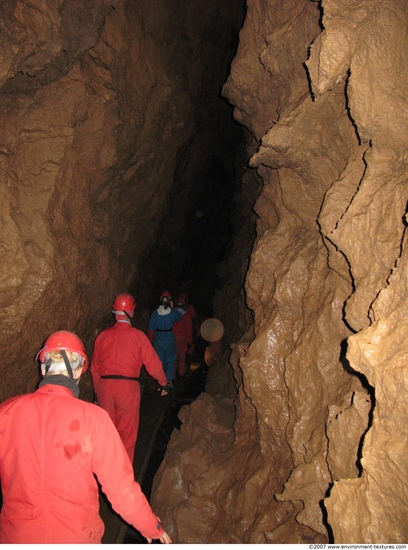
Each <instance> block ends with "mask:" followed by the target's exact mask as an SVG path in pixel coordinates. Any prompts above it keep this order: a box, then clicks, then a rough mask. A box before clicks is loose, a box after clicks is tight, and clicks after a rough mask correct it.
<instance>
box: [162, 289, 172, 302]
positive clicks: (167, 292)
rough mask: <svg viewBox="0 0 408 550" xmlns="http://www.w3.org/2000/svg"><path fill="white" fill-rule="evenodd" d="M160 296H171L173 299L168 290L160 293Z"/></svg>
mask: <svg viewBox="0 0 408 550" xmlns="http://www.w3.org/2000/svg"><path fill="white" fill-rule="evenodd" d="M160 298H170V300H171V294H170V292H169V291H168V290H163V292H162V293H161V294H160Z"/></svg>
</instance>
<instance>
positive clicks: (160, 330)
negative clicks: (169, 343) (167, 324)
mask: <svg viewBox="0 0 408 550" xmlns="http://www.w3.org/2000/svg"><path fill="white" fill-rule="evenodd" d="M156 332H173V329H171V328H168V329H167V330H162V329H161V328H157V329H156Z"/></svg>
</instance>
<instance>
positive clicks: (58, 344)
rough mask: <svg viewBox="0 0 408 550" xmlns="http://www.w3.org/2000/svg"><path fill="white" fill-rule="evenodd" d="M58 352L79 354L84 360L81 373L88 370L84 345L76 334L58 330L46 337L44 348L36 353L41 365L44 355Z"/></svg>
mask: <svg viewBox="0 0 408 550" xmlns="http://www.w3.org/2000/svg"><path fill="white" fill-rule="evenodd" d="M60 350H64V351H73V352H75V353H79V355H81V357H83V359H84V366H83V369H82V373H84V372H85V371H86V369H87V368H88V357H87V356H86V352H85V348H84V345H83V343H82V341H81V339H80V338H79V337H78V336H77V335H76V334H74V333H73V332H69V331H68V330H59V331H58V332H54V333H53V334H51V336H48V338H47V339H46V341H45V344H44V347H43V348H42V349H41V350H40V351H39V352H38V354H37V357H38V356H39V357H40V361H41V363H44V361H45V354H46V353H50V352H51V351H60Z"/></svg>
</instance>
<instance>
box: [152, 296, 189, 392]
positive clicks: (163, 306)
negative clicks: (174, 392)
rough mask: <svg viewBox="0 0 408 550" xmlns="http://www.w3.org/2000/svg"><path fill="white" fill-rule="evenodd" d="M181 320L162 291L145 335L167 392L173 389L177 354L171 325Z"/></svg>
mask: <svg viewBox="0 0 408 550" xmlns="http://www.w3.org/2000/svg"><path fill="white" fill-rule="evenodd" d="M181 318H182V315H181V313H180V312H179V311H176V310H175V309H173V301H172V298H171V294H170V292H169V291H168V290H164V291H163V292H162V293H161V295H160V305H159V307H158V308H157V309H155V310H154V311H153V312H152V314H151V316H150V321H149V328H148V333H147V335H148V338H149V340H150V341H151V342H152V343H153V347H154V349H155V350H156V352H157V355H158V356H159V357H160V359H161V362H162V367H163V371H164V373H165V375H166V379H167V386H166V389H167V391H169V390H170V389H171V388H173V371H174V365H175V362H176V353H177V343H176V337H175V336H174V334H173V325H174V323H175V322H176V321H180V319H181Z"/></svg>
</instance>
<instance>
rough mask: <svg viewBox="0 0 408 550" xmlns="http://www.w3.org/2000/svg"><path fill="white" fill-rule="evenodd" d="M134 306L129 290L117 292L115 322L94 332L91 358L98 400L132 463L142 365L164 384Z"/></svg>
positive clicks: (159, 362) (93, 381)
mask: <svg viewBox="0 0 408 550" xmlns="http://www.w3.org/2000/svg"><path fill="white" fill-rule="evenodd" d="M135 307H136V304H135V301H134V298H133V296H132V295H131V294H128V293H123V294H119V295H118V296H116V298H115V300H114V302H113V305H112V313H113V314H114V316H115V324H114V325H113V326H111V327H109V328H107V329H105V330H103V331H102V332H101V333H100V334H99V335H98V336H97V338H96V340H95V343H94V349H93V353H92V360H91V376H92V384H93V388H94V392H95V394H96V400H97V403H98V405H100V406H101V407H102V408H103V409H105V410H106V411H107V412H108V413H109V416H110V417H111V419H112V421H113V423H114V424H115V426H116V428H117V430H118V432H119V435H120V437H121V439H122V441H123V444H124V446H125V449H126V451H127V453H128V455H129V458H130V461H131V463H132V464H133V458H134V453H135V446H136V441H137V432H138V429H139V416H140V386H139V382H138V381H139V377H140V371H141V369H142V366H143V365H144V366H145V369H146V371H147V373H148V374H150V375H151V376H152V377H153V378H155V379H156V380H157V382H158V384H159V385H160V386H161V387H162V390H165V389H166V385H167V379H166V377H165V375H164V373H163V369H162V364H161V361H160V358H159V357H158V355H157V353H156V352H155V350H154V349H153V346H152V345H151V343H150V342H149V340H148V338H147V336H146V334H145V333H144V332H142V331H141V330H139V329H137V328H135V327H132V325H131V319H132V317H133V315H134V311H135ZM165 391H166V390H165ZM165 391H164V392H163V395H165Z"/></svg>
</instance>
